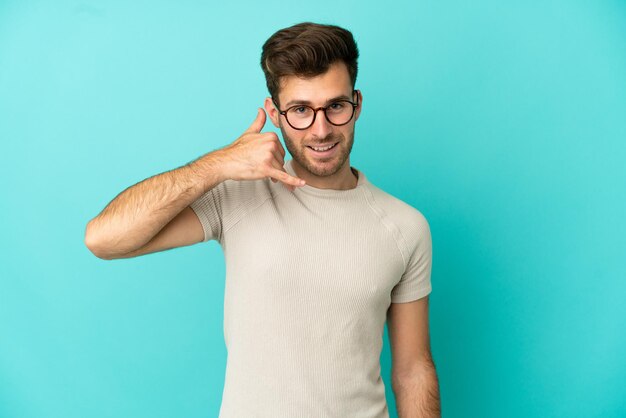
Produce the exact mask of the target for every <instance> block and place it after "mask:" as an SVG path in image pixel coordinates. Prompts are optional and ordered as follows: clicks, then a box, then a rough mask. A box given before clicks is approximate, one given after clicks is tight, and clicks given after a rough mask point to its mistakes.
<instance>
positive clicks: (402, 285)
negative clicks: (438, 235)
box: [391, 212, 432, 303]
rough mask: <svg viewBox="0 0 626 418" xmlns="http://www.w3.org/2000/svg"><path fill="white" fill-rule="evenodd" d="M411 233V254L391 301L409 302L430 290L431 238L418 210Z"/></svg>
mask: <svg viewBox="0 0 626 418" xmlns="http://www.w3.org/2000/svg"><path fill="white" fill-rule="evenodd" d="M408 232H409V233H410V234H412V240H411V242H412V243H413V246H412V251H411V256H410V257H409V261H408V263H407V267H406V269H405V271H404V273H403V274H402V278H401V279H400V281H399V282H398V283H397V284H396V285H395V287H394V288H393V289H392V291H391V303H403V302H411V301H414V300H417V299H421V298H423V297H424V296H427V295H428V294H429V293H430V292H431V290H432V286H431V281H430V274H431V270H432V238H431V235H430V227H429V225H428V221H427V220H426V218H425V217H424V216H423V215H422V214H421V213H419V212H418V216H417V217H416V222H415V223H414V225H413V227H412V228H411V229H410V230H409V231H408Z"/></svg>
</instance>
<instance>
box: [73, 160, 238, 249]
mask: <svg viewBox="0 0 626 418" xmlns="http://www.w3.org/2000/svg"><path fill="white" fill-rule="evenodd" d="M223 162H224V161H223V158H222V154H221V153H220V150H217V151H214V152H211V153H208V154H205V155H203V156H202V157H200V158H198V159H197V160H195V161H192V162H190V163H188V164H186V165H184V166H182V167H179V168H177V169H174V170H170V171H166V172H164V173H161V174H157V175H155V176H152V177H149V178H147V179H145V180H143V181H141V182H139V183H137V184H135V185H133V186H131V187H128V188H127V189H125V190H124V191H123V192H121V193H120V194H119V195H117V196H116V197H115V198H114V199H113V200H112V201H111V202H110V203H109V204H108V205H107V206H106V207H105V208H104V209H103V210H102V212H101V213H100V214H99V215H98V216H96V217H95V218H94V219H92V220H91V221H90V222H89V223H88V224H87V229H86V231H85V241H86V242H87V243H88V244H87V245H88V246H89V248H90V249H92V251H94V252H97V253H98V254H99V255H101V256H103V257H110V256H115V255H121V254H126V253H128V252H130V251H134V250H136V249H137V248H140V247H141V246H143V245H144V244H146V243H147V242H148V241H150V239H152V237H154V236H155V235H156V234H157V233H158V232H159V231H160V230H161V229H162V228H163V227H164V226H165V225H166V224H167V223H168V222H169V221H170V220H172V218H174V217H175V216H176V215H177V214H179V213H180V212H181V211H182V210H183V209H184V208H185V207H187V206H189V204H191V203H192V202H193V201H195V200H196V199H198V198H199V197H200V196H201V195H202V194H203V193H205V192H206V191H208V190H210V189H212V188H213V187H215V186H216V185H217V184H219V183H220V182H222V181H224V180H225V179H226V178H227V177H226V175H225V173H224V171H223V167H224V165H223Z"/></svg>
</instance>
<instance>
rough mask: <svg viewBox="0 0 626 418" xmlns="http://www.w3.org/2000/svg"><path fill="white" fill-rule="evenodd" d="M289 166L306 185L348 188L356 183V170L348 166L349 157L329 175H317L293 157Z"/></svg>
mask: <svg viewBox="0 0 626 418" xmlns="http://www.w3.org/2000/svg"><path fill="white" fill-rule="evenodd" d="M291 167H292V168H293V171H294V172H295V173H296V175H297V176H298V177H300V178H301V179H304V181H306V184H307V186H311V187H315V188H316V189H334V190H350V189H354V188H355V187H356V186H357V183H358V175H357V172H356V170H353V169H352V167H350V159H347V160H346V162H345V163H344V165H343V167H341V169H340V170H339V171H337V172H336V173H335V174H333V175H331V176H317V175H315V174H313V173H311V172H310V171H308V170H307V169H306V168H304V167H303V166H301V165H300V164H298V162H297V161H296V160H294V159H292V160H291Z"/></svg>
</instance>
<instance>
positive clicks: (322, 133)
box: [309, 109, 332, 138]
mask: <svg viewBox="0 0 626 418" xmlns="http://www.w3.org/2000/svg"><path fill="white" fill-rule="evenodd" d="M309 129H310V130H311V133H312V134H313V135H315V136H316V137H318V138H326V136H328V134H329V133H330V131H331V129H332V127H331V125H330V123H329V122H328V121H327V120H326V115H325V114H324V110H323V109H319V110H318V111H317V112H316V113H315V121H314V122H313V125H311V127H310V128H309Z"/></svg>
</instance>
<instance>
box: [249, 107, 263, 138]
mask: <svg viewBox="0 0 626 418" xmlns="http://www.w3.org/2000/svg"><path fill="white" fill-rule="evenodd" d="M263 126H265V110H263V109H261V108H260V107H259V108H258V109H257V115H256V119H255V120H254V122H252V125H250V127H249V128H248V129H246V132H245V133H259V132H261V129H263Z"/></svg>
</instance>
